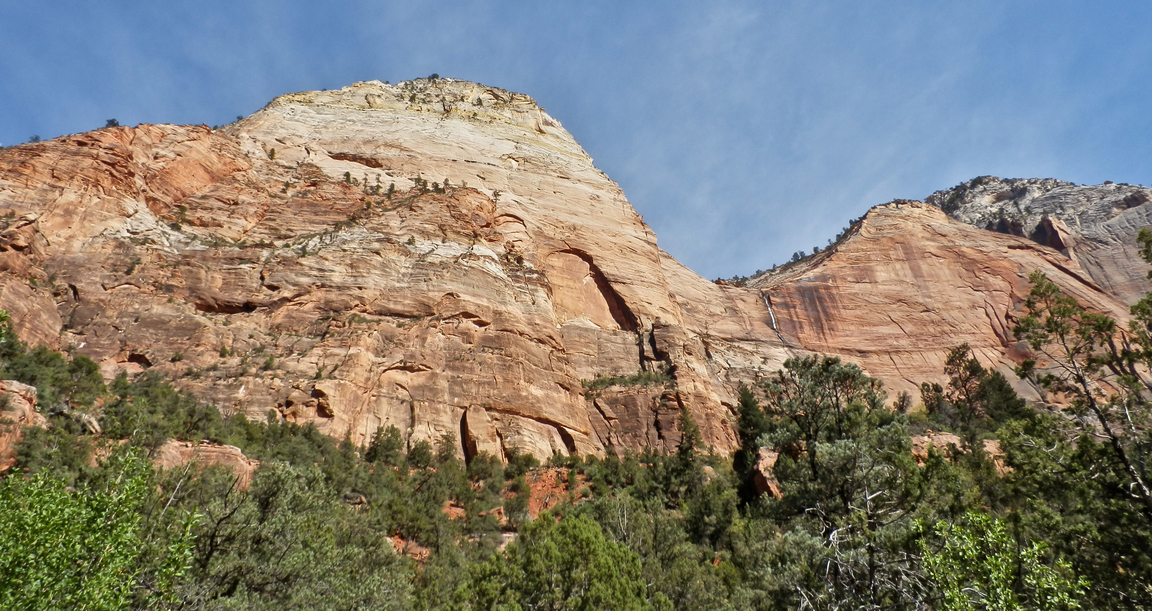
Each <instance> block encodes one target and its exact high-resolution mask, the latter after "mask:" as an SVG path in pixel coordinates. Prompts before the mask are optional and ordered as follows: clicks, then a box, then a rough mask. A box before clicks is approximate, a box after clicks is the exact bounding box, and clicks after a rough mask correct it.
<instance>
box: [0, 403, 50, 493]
mask: <svg viewBox="0 0 1152 611" xmlns="http://www.w3.org/2000/svg"><path fill="white" fill-rule="evenodd" d="M47 425H48V420H47V419H46V418H45V417H44V416H43V415H41V414H40V412H38V411H36V389H35V388H33V387H32V386H29V385H27V384H21V383H20V382H17V381H15V380H0V472H3V471H7V470H8V469H10V468H12V465H14V464H16V452H15V450H16V445H17V444H19V443H20V440H22V439H23V438H24V431H23V427H26V426H39V427H45V426H47Z"/></svg>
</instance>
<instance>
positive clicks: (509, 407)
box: [0, 79, 1123, 456]
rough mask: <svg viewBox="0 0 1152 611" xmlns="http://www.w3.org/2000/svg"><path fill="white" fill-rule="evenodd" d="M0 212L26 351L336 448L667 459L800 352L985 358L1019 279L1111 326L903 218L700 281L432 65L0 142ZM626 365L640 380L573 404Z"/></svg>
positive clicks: (468, 87) (1111, 303)
mask: <svg viewBox="0 0 1152 611" xmlns="http://www.w3.org/2000/svg"><path fill="white" fill-rule="evenodd" d="M0 216H2V217H3V218H2V219H0V308H3V309H5V310H8V311H9V312H11V313H12V318H13V321H14V323H15V327H16V329H17V331H18V332H19V334H20V336H21V337H22V338H23V339H24V340H25V341H28V342H32V343H44V344H49V345H52V346H55V347H59V348H61V349H67V350H72V351H74V352H75V353H77V354H84V355H87V356H89V357H91V358H93V359H94V360H96V361H97V362H99V363H100V364H101V367H102V369H103V371H104V372H105V374H106V375H107V376H109V377H111V376H114V375H117V374H118V373H120V372H126V373H128V374H130V375H135V374H138V373H140V372H142V371H146V370H151V371H159V372H164V373H168V374H171V375H173V376H175V377H176V380H177V383H178V384H179V385H181V386H183V387H185V388H188V389H190V390H192V391H193V392H195V393H196V394H197V395H199V396H200V397H202V398H204V399H205V400H208V401H211V402H213V403H215V404H216V405H218V406H220V407H221V408H222V409H223V410H224V411H226V412H242V413H245V414H247V415H249V416H251V417H255V418H263V417H265V415H266V414H267V413H268V412H269V411H270V410H271V411H272V412H273V413H274V414H275V416H276V417H278V418H284V419H287V420H290V421H296V422H314V423H316V425H317V426H318V427H319V428H320V429H321V430H322V431H324V432H326V433H328V434H330V435H334V436H337V437H344V436H350V437H351V439H352V441H353V442H354V443H357V444H362V443H364V442H365V441H366V440H367V438H368V437H370V436H371V435H372V433H373V432H374V431H375V430H376V429H377V427H380V426H389V425H395V426H397V427H398V428H400V430H402V431H403V432H404V433H405V436H406V438H407V439H408V440H409V441H410V442H411V441H415V440H421V439H431V440H436V439H439V438H440V436H441V435H444V434H452V435H454V436H456V438H457V439H458V440H459V441H460V452H461V453H463V454H466V455H468V454H473V453H476V452H490V453H493V454H495V455H497V456H503V455H504V454H505V453H506V452H507V451H509V450H510V449H512V448H519V449H522V450H526V451H529V452H532V453H534V454H537V455H538V456H548V455H552V454H553V453H561V454H567V453H572V452H577V453H580V454H588V453H595V454H601V453H604V452H606V451H613V450H620V449H624V448H631V449H641V448H645V447H653V448H656V449H671V448H673V447H674V446H675V444H676V442H678V440H679V434H678V432H677V430H676V429H677V421H678V418H679V414H680V411H681V408H686V409H688V410H689V411H690V412H691V413H692V415H693V416H694V418H695V420H696V422H697V423H698V424H699V425H700V427H701V429H702V433H703V435H704V439H705V441H706V442H707V443H708V444H710V445H712V446H714V447H716V448H717V449H718V450H721V451H726V450H729V449H731V448H733V447H734V445H735V436H734V434H733V431H732V426H731V424H732V417H733V409H732V408H733V405H734V402H735V392H736V388H737V387H738V385H739V384H740V383H743V382H750V381H754V380H756V379H757V378H759V377H761V376H763V375H765V374H767V373H768V372H770V371H773V370H775V369H777V368H779V367H780V365H781V364H782V363H783V361H784V360H785V359H786V358H788V357H789V356H790V355H793V354H797V353H804V352H808V351H817V352H826V353H832V354H838V355H841V356H843V357H844V358H845V359H846V360H850V361H854V362H858V363H860V364H861V365H862V366H863V367H864V368H865V369H866V370H867V371H868V372H869V373H871V374H872V375H876V376H879V377H881V378H883V379H884V380H885V381H886V382H887V383H888V384H889V386H890V387H892V388H893V389H895V390H911V389H913V388H915V386H916V385H917V384H918V383H919V382H921V381H924V380H938V379H940V377H941V373H940V370H941V364H942V358H943V355H944V354H945V353H946V352H947V350H948V349H949V348H951V347H952V346H954V345H956V344H958V343H960V342H962V341H967V342H969V343H970V344H971V345H973V347H974V348H976V351H977V354H978V355H979V356H980V358H981V359H982V360H984V361H985V362H986V364H990V365H992V366H999V367H1001V368H1005V367H1007V366H1009V365H1010V364H1011V363H1012V362H1014V361H1015V360H1018V359H1019V358H1020V356H1021V353H1020V350H1019V346H1017V345H1016V343H1015V342H1014V340H1013V339H1012V338H1011V336H1010V334H1009V332H1008V329H1009V328H1010V327H1011V323H1012V319H1013V317H1014V316H1016V314H1017V313H1018V311H1019V307H1020V301H1021V299H1022V295H1023V294H1025V293H1026V292H1027V286H1026V280H1025V279H1026V276H1027V274H1028V272H1030V271H1031V270H1033V269H1044V270H1045V271H1047V272H1048V273H1049V274H1050V275H1051V276H1052V277H1053V278H1054V279H1055V280H1056V281H1057V282H1059V283H1060V284H1061V285H1062V286H1064V287H1066V288H1067V289H1068V290H1070V291H1072V292H1073V293H1074V294H1076V295H1077V296H1078V297H1080V298H1081V299H1083V300H1084V301H1086V302H1087V303H1090V304H1092V306H1093V307H1095V308H1097V309H1100V310H1102V311H1106V312H1109V313H1112V314H1114V315H1117V316H1123V307H1122V306H1121V305H1120V304H1119V303H1118V302H1117V301H1116V300H1115V299H1114V298H1113V297H1112V296H1110V295H1108V294H1107V293H1105V292H1104V291H1102V290H1101V289H1099V288H1097V286H1096V281H1095V279H1094V277H1090V276H1089V274H1088V273H1086V272H1084V271H1082V270H1081V268H1080V267H1079V266H1078V265H1077V263H1076V262H1075V261H1071V260H1069V259H1068V258H1067V257H1065V256H1064V255H1062V254H1061V253H1060V252H1058V251H1057V250H1053V249H1051V248H1047V247H1044V246H1040V245H1037V244H1036V243H1034V242H1032V241H1030V240H1027V239H1024V238H1020V237H1014V236H1008V235H1000V234H995V233H992V232H987V231H984V230H982V229H976V228H973V227H971V226H969V225H965V224H963V223H960V222H958V221H954V220H952V219H949V218H948V217H947V216H945V215H944V214H943V213H941V212H940V211H939V210H937V209H935V208H932V207H930V206H926V205H922V204H907V205H887V206H881V207H878V208H876V209H874V210H873V211H872V212H870V213H869V214H868V216H867V217H866V218H865V219H864V220H863V221H862V222H861V223H860V224H859V226H858V227H857V229H856V230H854V232H852V234H851V235H850V236H848V237H846V238H845V239H844V240H842V241H841V242H840V243H839V244H838V245H837V246H836V247H835V248H833V249H830V250H829V251H826V252H825V253H822V254H821V255H820V256H818V257H814V258H812V259H811V260H809V261H806V262H804V264H803V265H801V266H798V267H792V268H789V269H788V270H784V271H781V272H779V273H776V274H769V275H766V276H764V277H761V278H759V279H758V280H757V281H756V282H755V283H754V286H753V287H751V288H741V287H732V286H722V285H718V284H713V283H710V282H708V281H706V280H704V279H703V278H701V277H699V276H698V275H696V274H695V273H693V272H691V271H690V270H688V269H687V268H685V267H684V266H682V265H680V264H679V263H678V262H676V261H675V260H674V259H673V258H672V257H671V256H669V255H668V254H667V253H665V252H663V251H661V250H660V249H659V248H658V246H657V244H656V238H655V236H654V235H653V234H652V231H651V230H650V229H649V227H648V226H647V225H646V224H644V222H643V220H642V219H641V218H640V217H639V215H637V214H636V212H635V210H633V208H632V207H631V206H630V205H629V204H628V202H627V200H626V199H625V198H624V194H623V193H622V192H621V190H620V188H619V187H618V186H617V185H616V184H615V183H614V182H612V181H611V180H610V179H609V178H608V177H607V176H605V175H604V174H603V173H602V172H600V171H599V170H597V169H596V168H595V166H594V165H593V163H592V159H591V158H589V157H588V155H587V154H586V153H585V152H584V151H583V150H582V149H581V148H580V146H579V145H578V144H577V143H576V142H575V140H573V138H572V137H571V136H570V135H569V134H568V133H567V132H566V131H564V129H563V128H562V127H561V125H560V123H559V122H558V121H556V120H555V119H553V118H552V117H550V116H549V115H548V114H547V113H546V112H545V111H544V110H543V109H541V108H539V107H538V106H537V105H536V103H535V102H534V101H533V100H532V99H531V98H529V97H527V96H523V95H520V94H514V93H510V92H507V91H503V90H500V89H495V88H491V87H485V86H482V85H478V84H474V83H467V82H463V81H454V80H450V79H436V80H426V79H423V80H418V81H412V82H407V83H401V84H398V85H389V84H384V83H379V82H366V83H358V84H355V85H352V86H350V87H346V88H344V89H341V90H338V91H325V92H308V93H299V94H291V95H285V96H282V97H280V98H277V99H276V100H274V101H273V102H272V103H270V104H269V105H268V106H267V107H266V108H264V109H263V110H261V111H259V112H257V113H255V114H254V115H252V116H250V117H247V118H245V119H243V120H241V121H239V122H237V123H235V124H232V125H229V126H226V127H224V128H223V129H219V130H215V131H214V130H211V129H209V128H207V127H195V126H172V125H141V126H137V127H134V128H133V127H117V128H107V129H102V130H97V131H94V132H90V133H85V134H79V135H73V136H65V137H61V138H57V139H54V140H52V141H47V142H42V143H36V144H27V145H21V146H18V147H13V148H10V149H7V150H3V151H0ZM641 371H645V372H665V373H666V374H667V382H666V383H657V384H650V385H642V384H629V383H625V384H621V385H616V386H609V387H608V388H603V389H598V390H597V391H596V392H594V393H586V392H585V384H584V382H587V381H591V380H594V379H596V378H598V377H601V376H628V375H629V374H635V373H637V372H641ZM650 377H654V376H650ZM1025 390H1027V389H1025Z"/></svg>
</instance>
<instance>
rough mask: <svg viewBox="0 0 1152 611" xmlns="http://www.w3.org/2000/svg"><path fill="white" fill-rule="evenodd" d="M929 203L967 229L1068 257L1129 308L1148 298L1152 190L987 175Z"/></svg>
mask: <svg viewBox="0 0 1152 611" xmlns="http://www.w3.org/2000/svg"><path fill="white" fill-rule="evenodd" d="M925 201H927V202H928V203H930V204H932V205H934V206H937V207H939V208H941V209H942V210H944V211H945V212H947V213H948V214H949V215H951V216H952V217H953V218H956V219H958V220H961V221H964V222H965V223H969V224H971V225H974V226H977V227H982V228H985V229H990V230H993V231H998V232H1000V233H1010V234H1014V235H1018V236H1023V237H1027V238H1029V239H1031V240H1033V241H1035V242H1037V243H1040V244H1044V245H1046V246H1050V247H1052V248H1054V249H1056V250H1059V251H1061V252H1063V253H1064V254H1065V255H1067V256H1068V257H1069V258H1071V259H1072V260H1074V261H1076V262H1077V263H1079V264H1080V266H1081V267H1082V268H1083V269H1084V270H1085V271H1086V272H1087V273H1088V275H1089V276H1090V277H1091V278H1092V281H1093V282H1095V283H1096V284H1098V285H1100V287H1102V288H1103V289H1104V290H1106V291H1108V292H1110V293H1112V294H1113V295H1114V296H1116V297H1117V298H1119V299H1120V301H1122V302H1124V303H1133V302H1135V301H1136V300H1138V299H1139V298H1141V297H1143V296H1144V293H1146V292H1148V279H1147V272H1148V266H1147V265H1145V264H1144V261H1143V260H1142V259H1141V258H1140V256H1139V249H1138V248H1137V245H1136V233H1137V232H1138V231H1139V230H1140V229H1141V228H1143V227H1148V226H1149V225H1152V205H1150V204H1152V188H1149V187H1141V186H1137V185H1126V184H1113V183H1111V182H1108V183H1105V184H1102V185H1096V186H1091V185H1076V184H1073V183H1070V182H1063V181H1059V180H1054V179H1051V178H1045V179H1035V178H1031V179H1021V178H1009V179H1003V178H996V177H994V176H981V177H979V178H974V179H972V180H970V181H968V182H966V183H963V184H961V185H958V186H956V187H953V188H951V189H947V190H944V191H937V192H936V193H933V194H932V195H930V196H929V197H928V198H927V200H925Z"/></svg>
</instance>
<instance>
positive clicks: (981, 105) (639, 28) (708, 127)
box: [0, 0, 1152, 278]
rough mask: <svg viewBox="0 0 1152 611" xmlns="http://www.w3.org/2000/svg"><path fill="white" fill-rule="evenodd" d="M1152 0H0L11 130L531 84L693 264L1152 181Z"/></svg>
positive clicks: (5, 129)
mask: <svg viewBox="0 0 1152 611" xmlns="http://www.w3.org/2000/svg"><path fill="white" fill-rule="evenodd" d="M1149 25H1152V3H1149V2H1146V1H1115V2H1107V3H1104V2H1087V1H1085V2H1061V1H1059V0H1047V1H1044V2H1013V1H1011V0H1000V1H994V2H993V1H989V2H985V1H982V0H968V1H965V2H947V1H938V2H924V1H923V0H918V1H917V0H908V1H905V0H888V1H885V2H868V1H860V0H855V1H826V2H816V1H802V0H795V1H782V2H773V1H769V0H759V1H755V0H747V1H737V0H732V1H729V0H713V1H711V2H706V3H705V2H677V1H674V0H669V1H663V2H624V1H621V0H616V1H608V2H601V1H598V0H583V1H581V2H549V1H544V0H537V1H535V2H528V1H524V2H467V1H456V2H452V1H443V2H419V1H410V2H404V3H399V2H353V1H345V2H341V1H329V2H324V3H317V2H303V1H295V0H282V1H279V2H261V3H256V2H247V1H244V0H230V1H215V0H199V1H197V2H183V1H179V0H171V1H167V2H118V1H115V0H107V1H104V2H91V1H90V0H87V1H54V2H17V1H15V0H0V57H3V58H4V59H3V61H2V62H0V143H3V144H9V145H10V144H17V143H20V142H24V141H26V140H27V139H28V138H29V136H31V135H33V134H37V135H40V136H42V137H44V138H50V137H55V136H58V135H61V134H66V133H73V132H78V131H85V130H88V129H94V128H97V127H102V126H103V125H104V121H105V120H106V119H109V118H116V119H118V120H119V121H120V122H121V123H122V124H126V125H127V124H136V123H142V122H149V123H162V122H171V123H207V124H209V125H212V124H218V123H226V122H229V121H231V120H233V119H234V118H235V117H236V116H237V115H246V114H249V113H251V112H253V111H255V110H257V109H259V108H260V107H262V106H263V105H264V104H266V103H267V102H268V101H269V100H271V99H272V98H273V97H275V96H276V95H279V94H281V93H286V92H290V91H301V90H308V89H322V88H328V89H333V88H338V87H342V86H344V85H347V84H350V83H352V82H355V81H360V80H368V79H380V80H386V81H391V82H397V81H401V80H405V79H409V78H416V77H421V76H427V75H429V74H431V73H433V72H435V73H438V74H440V75H441V76H449V77H453V78H461V79H468V80H473V81H479V82H482V83H485V84H488V85H493V86H497V87H503V88H505V89H510V90H513V91H519V92H522V93H526V94H529V95H531V96H533V97H534V98H536V100H537V101H538V102H539V103H540V104H541V105H542V106H543V107H544V108H546V109H547V110H548V112H549V113H550V114H552V115H553V116H555V117H556V118H557V119H559V120H560V121H561V122H562V123H563V124H564V126H565V127H566V128H567V129H568V130H569V131H570V132H571V133H572V134H573V135H574V136H575V137H576V139H577V140H578V141H580V143H581V144H583V146H584V148H585V149H586V150H587V151H588V152H589V154H591V155H592V157H593V158H595V160H596V164H597V166H598V167H600V168H601V169H602V170H604V171H605V172H607V173H608V175H609V176H611V177H612V178H613V179H615V180H616V181H617V182H619V183H620V185H621V186H622V187H623V188H624V191H625V193H626V194H627V196H628V198H629V200H630V201H631V202H632V204H633V205H634V206H635V207H636V208H637V210H639V211H640V213H641V214H643V215H644V218H645V220H646V221H647V222H648V223H649V224H650V225H651V226H652V227H653V229H654V230H655V231H656V234H657V236H658V238H659V241H660V244H661V246H663V247H664V248H665V249H666V250H668V251H669V252H671V253H672V254H673V255H675V256H676V257H677V258H678V259H680V260H681V261H682V262H684V263H685V264H687V265H688V266H689V267H691V268H692V269H694V270H696V271H697V272H699V273H701V274H702V275H704V276H706V277H708V278H715V277H718V276H725V277H727V276H731V275H733V274H746V273H749V272H752V271H755V270H756V269H758V268H768V267H771V265H772V264H773V263H779V262H783V261H785V260H787V259H788V257H789V256H790V255H791V253H792V252H794V251H796V250H801V249H803V250H810V249H811V247H812V246H814V245H824V244H825V243H826V242H827V240H828V238H831V237H833V236H834V235H835V234H836V233H837V232H838V231H839V230H840V228H842V227H844V226H845V225H846V224H847V222H848V221H849V220H850V219H852V218H854V217H857V216H860V215H861V214H863V212H864V211H866V210H867V209H868V208H869V207H871V206H873V205H876V204H879V203H883V202H886V201H889V200H891V199H895V198H906V199H920V198H923V197H925V196H927V195H928V194H929V193H931V192H932V191H935V190H937V189H942V188H947V187H950V186H953V185H955V184H957V183H959V182H962V181H964V180H967V179H969V178H972V177H975V176H978V175H983V174H993V175H997V176H1004V177H1054V178H1060V179H1063V180H1069V181H1073V182H1077V183H1085V184H1098V183H1101V182H1103V181H1105V180H1112V181H1115V182H1127V183H1133V184H1144V185H1148V184H1152V36H1150V35H1149V34H1148V26H1149Z"/></svg>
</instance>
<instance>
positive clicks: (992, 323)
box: [753, 202, 1147, 399]
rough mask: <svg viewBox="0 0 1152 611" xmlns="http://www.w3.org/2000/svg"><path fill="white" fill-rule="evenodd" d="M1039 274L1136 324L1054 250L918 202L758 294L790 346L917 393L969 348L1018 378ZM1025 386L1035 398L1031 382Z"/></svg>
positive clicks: (881, 214) (890, 211)
mask: <svg viewBox="0 0 1152 611" xmlns="http://www.w3.org/2000/svg"><path fill="white" fill-rule="evenodd" d="M1145 268H1147V266H1145ZM1034 270H1039V271H1042V272H1044V273H1045V274H1046V275H1047V276H1048V277H1049V278H1050V279H1052V280H1053V281H1054V282H1055V283H1057V284H1058V285H1059V286H1060V287H1061V288H1062V289H1063V290H1064V291H1065V292H1067V293H1068V294H1070V295H1072V296H1074V297H1075V298H1076V299H1077V300H1079V301H1080V302H1081V303H1083V304H1084V305H1085V306H1087V307H1089V308H1091V309H1093V310H1094V311H1098V312H1101V313H1105V314H1108V315H1111V316H1113V317H1115V318H1117V319H1118V320H1121V321H1123V320H1126V319H1127V309H1126V307H1125V306H1124V305H1123V303H1121V302H1119V301H1118V300H1117V299H1116V298H1115V297H1113V296H1112V295H1110V294H1109V293H1107V292H1106V291H1104V290H1103V289H1101V288H1100V287H1099V286H1098V285H1096V284H1095V282H1094V281H1093V279H1092V278H1091V277H1090V276H1089V275H1088V273H1087V272H1086V271H1085V270H1084V269H1082V268H1080V267H1079V266H1078V265H1077V264H1076V263H1075V262H1074V261H1071V260H1069V259H1068V258H1067V257H1066V256H1064V255H1063V254H1061V253H1060V252H1058V251H1056V250H1055V249H1053V248H1050V247H1046V246H1041V245H1039V244H1036V243H1035V242H1033V241H1031V240H1029V239H1027V238H1022V237H1017V236H1012V235H1004V234H999V233H994V232H990V231H985V230H981V229H977V228H974V227H972V226H971V225H968V224H965V223H962V222H959V221H956V220H953V219H950V218H948V217H947V216H946V215H945V214H944V213H943V212H942V211H940V210H939V209H938V208H936V207H933V206H930V205H927V204H923V203H919V202H896V203H890V204H885V205H882V206H877V207H875V208H873V209H872V210H871V211H869V212H868V214H867V215H865V216H864V218H863V219H862V220H861V221H860V222H859V223H858V224H857V225H856V226H855V227H854V228H853V229H852V230H851V231H850V232H849V235H848V236H847V238H846V239H844V240H842V241H841V242H840V243H838V244H837V245H835V246H833V247H831V248H829V249H828V250H826V251H824V252H823V253H821V254H820V255H818V256H816V257H813V258H812V260H810V261H806V262H805V263H804V264H801V265H799V266H795V267H793V268H790V269H787V270H784V271H781V272H778V273H775V274H766V275H764V276H762V277H760V278H758V279H757V280H756V281H755V282H753V286H754V287H755V288H756V289H758V290H760V291H761V292H762V294H763V296H764V298H765V299H766V300H767V301H768V302H769V303H771V304H772V308H773V310H774V313H775V320H776V322H777V329H778V330H779V332H780V335H781V336H782V338H783V339H784V340H785V343H786V344H787V345H789V346H797V347H802V348H804V349H806V350H811V351H815V352H821V353H828V354H838V355H843V356H845V358H847V359H848V360H850V361H853V362H856V363H859V364H860V365H861V366H862V367H863V368H864V369H865V370H866V371H868V372H869V373H870V374H871V375H873V376H876V377H879V378H881V379H883V380H884V381H885V382H886V384H887V386H888V388H889V390H890V392H891V391H901V390H903V391H908V392H910V393H913V396H916V394H915V391H916V389H917V387H918V385H919V384H920V383H921V382H924V381H930V380H939V379H940V378H941V377H942V376H941V371H942V370H943V367H944V361H945V358H946V356H947V353H948V351H949V350H950V349H951V348H952V347H954V346H957V345H959V344H961V343H967V344H968V345H969V346H970V347H971V348H972V350H973V353H974V354H975V356H976V357H977V358H978V359H979V360H980V361H981V362H982V363H983V364H984V365H985V366H989V367H993V368H996V369H999V370H1000V371H1002V372H1003V373H1004V374H1005V376H1006V377H1007V378H1008V379H1009V380H1015V379H1016V378H1015V376H1014V375H1013V374H1012V372H1011V367H1012V366H1013V365H1015V364H1018V363H1019V362H1020V361H1021V360H1022V359H1023V358H1025V357H1026V356H1027V353H1028V347H1027V345H1026V344H1024V343H1023V342H1018V341H1017V340H1016V338H1015V337H1013V335H1012V327H1013V326H1014V325H1015V321H1016V319H1017V318H1018V317H1019V316H1020V315H1021V313H1022V306H1023V301H1024V299H1025V297H1026V296H1027V294H1028V291H1029V290H1030V285H1029V283H1028V275H1029V274H1030V273H1031V272H1032V271H1034ZM1017 390H1018V391H1020V392H1021V393H1022V394H1023V395H1024V396H1025V397H1027V398H1033V399H1034V398H1037V395H1036V392H1035V389H1033V388H1031V387H1029V386H1027V385H1025V384H1022V383H1019V384H1018V385H1017Z"/></svg>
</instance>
